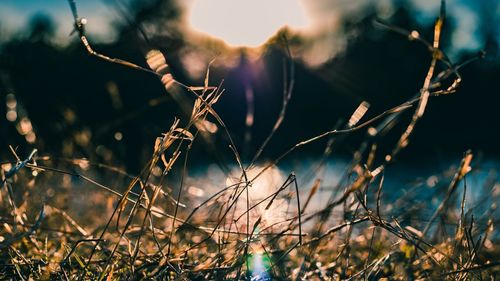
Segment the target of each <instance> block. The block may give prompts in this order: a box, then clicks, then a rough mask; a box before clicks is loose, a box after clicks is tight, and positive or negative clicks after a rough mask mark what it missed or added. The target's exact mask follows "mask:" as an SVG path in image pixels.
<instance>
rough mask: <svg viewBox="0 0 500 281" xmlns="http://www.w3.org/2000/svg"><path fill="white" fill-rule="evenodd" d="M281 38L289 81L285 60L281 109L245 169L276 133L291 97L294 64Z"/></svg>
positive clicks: (253, 161)
mask: <svg viewBox="0 0 500 281" xmlns="http://www.w3.org/2000/svg"><path fill="white" fill-rule="evenodd" d="M283 40H284V41H285V46H286V54H287V59H288V60H289V64H290V81H287V72H286V66H285V61H283V73H284V78H283V104H282V106H281V111H280V113H279V115H278V119H277V120H276V123H275V124H274V126H273V129H272V130H271V132H270V133H269V135H268V136H267V138H266V139H265V140H264V142H263V143H262V145H261V146H260V147H259V149H258V150H257V153H256V154H255V156H254V157H253V159H252V161H250V164H249V165H248V167H247V169H249V168H250V167H251V166H252V165H253V164H254V163H255V162H256V161H257V160H258V159H259V157H260V155H261V154H262V152H263V151H264V149H265V148H266V146H267V144H268V143H269V141H271V139H272V137H273V136H274V134H275V133H276V131H277V130H278V129H279V127H280V126H281V124H282V123H283V120H285V115H286V109H287V107H288V102H289V101H290V99H291V97H292V92H293V88H294V86H295V65H294V63H293V61H292V53H291V51H290V46H289V44H288V40H287V38H286V37H285V36H283Z"/></svg>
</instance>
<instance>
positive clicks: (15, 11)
mask: <svg viewBox="0 0 500 281" xmlns="http://www.w3.org/2000/svg"><path fill="white" fill-rule="evenodd" d="M482 1H489V0H482ZM107 2H108V3H109V2H110V1H107ZM392 2H393V1H392V0H359V1H352V0H336V1H332V0H315V1H307V0H273V1H267V0H252V1H248V0H210V1H208V0H184V1H183V2H182V3H183V4H186V3H187V4H186V7H187V9H186V10H187V15H188V17H187V18H188V19H189V25H190V27H191V28H192V30H195V31H197V32H201V33H206V34H209V35H211V36H214V37H217V38H220V39H222V40H224V41H226V43H228V45H233V46H250V47H254V46H257V45H260V44H262V43H264V42H265V41H266V39H267V38H269V37H270V36H272V35H273V34H274V33H275V32H276V31H277V30H278V29H279V28H280V27H282V26H285V25H287V26H289V27H291V28H294V29H296V30H308V31H310V32H314V31H316V32H318V31H325V30H327V29H329V28H332V27H334V26H335V24H336V22H338V19H339V18H341V17H343V16H349V14H351V13H352V12H354V11H357V10H359V9H361V8H363V7H366V6H367V5H375V6H376V7H377V9H379V11H382V12H383V13H384V12H385V13H387V14H390V13H391V11H392V10H391V7H392V5H391V3H392ZM410 2H411V4H412V5H413V6H414V8H415V12H416V14H417V16H418V18H419V19H420V20H421V21H423V22H426V21H427V22H429V21H432V20H434V19H435V17H436V15H437V14H438V10H439V5H440V1H439V0H411V1H410ZM479 2H480V1H478V2H475V1H473V0H448V1H447V7H448V13H449V14H450V15H452V16H455V19H456V24H457V29H456V31H455V33H454V34H453V35H452V36H453V37H452V38H453V40H454V44H453V45H454V46H455V47H456V49H457V50H463V49H467V50H473V49H478V48H480V47H481V46H480V45H481V44H480V40H481V38H478V36H477V30H476V29H477V28H478V22H479V17H480V16H481V15H480V13H479V11H478V10H477V3H479ZM475 3H476V4H475ZM493 3H494V1H493ZM77 4H78V8H79V13H80V14H81V16H83V17H85V18H86V19H87V21H88V25H87V29H88V33H89V34H91V35H93V36H94V37H93V38H94V39H95V40H100V41H112V40H113V39H114V38H115V37H114V36H115V33H114V32H113V27H112V26H113V25H112V22H113V21H116V20H118V21H120V16H119V15H118V13H116V12H115V11H114V7H113V5H110V4H105V1H103V0H85V1H77ZM37 13H39V14H45V15H48V16H50V17H51V18H52V19H53V20H54V21H55V23H56V27H57V38H58V41H60V42H61V43H64V42H68V41H69V40H67V39H66V38H67V35H68V34H69V33H70V32H71V30H72V18H71V13H70V10H69V7H68V4H67V1H66V0H1V1H0V31H2V32H4V33H7V34H12V33H15V32H16V31H20V30H21V31H22V30H23V28H24V29H25V28H26V25H27V21H28V19H29V18H30V17H31V16H33V15H34V14H37ZM493 13H496V15H497V18H500V4H497V7H496V11H494V12H493ZM255 19H257V20H255ZM318 34H321V32H319V33H318ZM499 36H500V35H499Z"/></svg>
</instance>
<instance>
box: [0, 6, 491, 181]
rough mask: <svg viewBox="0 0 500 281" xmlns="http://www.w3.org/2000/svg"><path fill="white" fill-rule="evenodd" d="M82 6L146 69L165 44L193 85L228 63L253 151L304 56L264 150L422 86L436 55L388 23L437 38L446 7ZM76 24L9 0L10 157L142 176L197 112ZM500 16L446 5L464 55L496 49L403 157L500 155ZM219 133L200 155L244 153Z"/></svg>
mask: <svg viewBox="0 0 500 281" xmlns="http://www.w3.org/2000/svg"><path fill="white" fill-rule="evenodd" d="M76 4H77V7H78V9H79V16H80V17H82V18H85V19H86V20H87V24H86V30H87V35H88V38H89V40H90V42H91V44H92V45H93V47H94V49H95V50H96V51H98V52H100V53H103V54H105V55H108V56H111V57H116V58H121V59H124V60H128V61H131V62H134V63H136V64H138V65H141V66H144V67H147V64H146V60H145V55H146V53H147V52H148V51H149V50H151V49H158V50H160V51H161V52H162V53H163V54H164V55H165V56H166V58H167V60H168V63H169V64H170V66H171V69H172V73H173V75H174V77H175V78H176V79H177V80H178V81H181V82H182V83H184V84H186V85H194V86H200V85H203V80H204V76H205V73H206V70H207V67H208V64H209V62H210V61H212V60H213V59H215V61H214V63H213V64H212V66H211V68H210V79H209V81H210V85H213V86H217V85H219V84H220V83H221V81H222V80H224V83H223V88H225V93H224V94H223V96H222V98H221V99H220V101H219V102H218V103H217V104H216V106H215V109H216V111H217V112H218V113H219V115H220V116H221V118H222V119H223V120H224V121H225V122H226V124H227V126H228V129H229V131H230V132H231V135H232V137H233V138H234V139H235V141H236V144H237V146H238V148H239V150H240V153H241V154H242V157H243V160H244V161H250V160H251V158H252V157H253V155H255V152H256V151H257V149H258V147H259V146H260V145H261V144H262V142H263V141H264V139H265V138H266V137H267V135H268V134H269V133H270V131H271V129H272V127H273V126H274V123H275V121H276V119H277V118H278V115H279V112H280V110H281V107H282V100H283V88H284V81H286V78H287V77H288V78H290V71H289V70H288V69H289V66H290V63H293V65H294V67H295V76H294V77H295V78H294V79H295V87H294V89H293V93H292V98H291V100H290V102H289V104H288V108H287V112H286V117H285V120H284V123H283V124H282V125H281V127H280V128H279V129H278V131H277V132H276V134H275V137H274V138H273V139H272V140H271V142H270V143H269V146H268V147H267V148H266V150H265V151H264V153H263V157H262V159H263V160H265V159H273V158H274V157H276V156H278V155H280V154H281V153H283V152H284V151H286V150H287V149H288V148H289V147H291V146H292V145H294V144H295V143H297V142H299V141H302V140H305V139H308V138H310V137H313V136H315V135H318V134H321V133H323V132H325V131H327V130H331V129H332V128H334V127H336V126H339V124H344V123H345V122H347V120H348V119H349V116H350V115H351V114H352V113H353V112H354V110H355V109H356V108H357V107H358V105H359V104H360V103H361V102H362V101H366V102H368V103H369V104H370V108H369V111H368V113H367V115H366V117H365V118H368V117H370V116H375V115H377V114H378V113H380V112H382V111H384V110H386V109H389V108H391V107H393V106H395V105H398V104H400V103H402V102H404V101H406V100H407V99H409V98H410V97H412V96H413V95H414V94H416V93H417V92H418V90H419V89H420V87H421V86H422V84H423V80H424V78H425V74H426V72H427V69H428V67H429V63H430V60H431V57H430V54H429V51H428V50H427V49H426V47H425V46H424V45H422V44H420V43H418V42H415V41H411V40H408V38H407V37H405V36H402V35H401V34H397V33H395V32H393V31H389V30H387V29H384V28H380V26H377V25H376V24H374V21H375V20H376V19H381V20H383V21H386V22H388V23H390V24H392V25H394V26H398V27H401V28H404V29H406V30H410V31H411V30H416V31H418V32H419V34H420V35H421V36H422V37H423V38H425V39H427V40H432V34H433V24H434V22H435V20H436V18H437V16H438V15H439V7H440V1H437V0H425V1H422V0H413V1H412V0H392V1H391V0H384V1H369V0H364V1H347V0H336V1H330V0H315V1H305V0H302V1H292V0H287V1H285V0H279V1H278V0H275V1H264V0H253V1H234V0H213V1H201V0H197V1H195V0H189V1H175V0H147V1H137V0H103V1H98V0H85V1H76ZM73 26H74V21H73V16H72V14H71V10H70V8H69V5H68V3H67V2H66V1H64V0H48V1H43V2H41V1H36V0H20V1H19V0H2V1H1V2H0V97H1V101H2V104H1V105H0V116H1V118H0V134H1V138H0V147H1V149H0V154H1V155H2V159H11V158H12V154H11V153H10V150H9V149H8V145H13V146H14V147H17V149H18V152H19V154H20V155H26V154H28V153H29V151H31V149H32V148H33V147H36V148H38V150H39V151H40V154H41V155H44V154H48V155H52V156H57V157H71V158H89V159H91V160H92V161H94V162H98V163H108V164H113V165H119V166H122V167H124V168H125V169H126V170H127V171H129V172H132V173H136V172H138V171H139V170H140V169H141V168H142V167H143V165H144V164H145V163H146V161H147V159H149V157H150V156H151V153H152V150H153V145H154V141H155V138H156V137H158V136H160V135H161V133H162V132H165V131H166V130H168V128H169V127H170V125H171V123H172V122H173V120H174V118H175V117H179V118H181V120H182V119H183V117H185V116H183V114H184V113H183V112H181V111H180V110H179V106H178V105H177V104H176V102H175V101H174V100H173V99H172V98H171V96H170V95H169V94H168V93H167V92H166V91H165V89H164V87H163V85H162V84H161V82H160V80H159V79H158V78H157V77H155V76H154V75H151V74H148V73H144V72H140V71H137V70H133V69H130V68H125V67H123V66H120V65H116V64H110V63H108V62H105V61H102V60H99V59H97V58H95V57H92V56H89V55H88V54H87V53H86V51H85V49H84V47H83V46H82V45H81V43H80V41H79V39H78V36H76V33H73V34H72V30H73ZM499 27H500V4H499V2H498V1H496V0H481V1H473V0H453V1H451V0H450V1H447V19H446V23H445V26H444V31H443V37H442V49H443V50H444V51H445V52H446V53H447V55H448V56H449V57H450V59H451V60H452V61H453V62H455V63H460V62H462V61H465V60H467V59H469V58H472V57H474V56H477V54H478V53H479V52H481V51H484V52H485V54H486V55H485V56H484V58H483V59H481V60H478V61H475V62H473V63H472V64H470V65H468V66H467V67H465V68H463V69H462V71H461V73H462V75H463V83H462V85H461V87H460V88H459V90H458V92H456V93H455V94H453V95H447V96H439V97H435V98H432V99H431V100H430V103H429V107H428V109H427V112H426V114H425V116H424V118H423V119H422V120H421V122H420V123H419V124H418V126H417V129H416V131H415V134H414V135H413V136H412V137H411V139H410V142H411V144H410V145H409V147H408V148H407V149H406V150H404V151H403V152H402V154H401V155H400V156H399V160H400V161H401V162H406V163H420V162H425V163H436V165H440V164H439V163H441V165H443V166H446V167H447V166H448V164H449V163H450V160H454V161H455V160H457V159H460V157H461V156H462V153H463V152H464V151H466V150H467V149H472V150H473V151H474V152H475V153H476V155H478V154H479V155H482V157H484V158H486V159H490V160H495V159H498V157H499V156H500V149H499V145H498V141H499V138H498V136H499V126H498V121H499V119H498V111H497V110H498V109H497V107H498V103H499V101H500V96H499V93H500V86H499V79H500V60H499V56H498V46H499V42H500V28H499ZM283 38H287V40H286V41H285V40H284V39H283ZM287 47H289V48H290V51H291V58H288V56H287V51H286V49H287ZM284 64H285V65H286V67H283V65H284ZM284 69H287V71H285V70H284ZM285 73H287V74H285ZM249 112H250V113H253V114H250V115H251V117H252V118H251V120H248V115H249V114H248V113H249ZM410 119H411V115H410V113H408V114H405V117H404V118H403V119H402V120H404V122H402V123H398V124H397V125H396V128H394V129H393V135H389V136H387V138H386V140H384V141H383V142H382V143H381V149H380V153H381V154H382V155H383V153H387V151H388V149H391V148H392V147H393V145H394V143H395V141H396V140H397V138H398V137H399V135H400V134H401V132H402V130H403V129H404V127H405V126H406V125H407V122H408V121H409V120H410ZM342 120H343V121H342ZM341 122H344V123H341ZM219 129H220V128H219ZM221 131H222V130H219V131H218V132H217V133H215V134H214V135H213V138H212V139H211V140H210V142H211V144H210V145H206V144H204V143H201V142H204V141H206V140H204V139H200V140H199V142H200V143H199V144H198V145H195V146H194V147H193V149H194V151H195V152H193V153H191V157H192V158H193V159H194V162H195V163H197V165H203V164H204V163H212V162H216V161H222V162H230V163H234V160H233V158H232V154H231V150H230V149H229V148H228V140H227V137H226V136H225V135H224V133H223V132H221ZM365 135H366V131H362V132H361V131H360V132H357V133H355V134H352V135H350V136H349V137H348V138H346V139H345V140H343V142H341V143H339V145H338V146H337V147H336V148H335V152H334V156H333V157H334V158H335V157H339V158H342V157H347V156H349V155H350V154H351V153H352V152H353V151H355V150H356V149H357V147H358V146H359V143H360V141H361V140H362V139H363V138H364V137H365ZM326 141H327V140H324V141H323V140H321V141H318V142H316V143H314V144H311V145H309V146H306V147H304V148H302V149H300V150H299V151H297V152H295V153H294V154H293V155H291V156H290V158H289V159H290V161H293V159H316V158H318V157H320V156H321V155H322V153H323V150H324V148H325V145H326ZM384 145H385V146H384ZM384 149H386V151H384ZM429 161H432V162H429ZM455 162H456V161H455Z"/></svg>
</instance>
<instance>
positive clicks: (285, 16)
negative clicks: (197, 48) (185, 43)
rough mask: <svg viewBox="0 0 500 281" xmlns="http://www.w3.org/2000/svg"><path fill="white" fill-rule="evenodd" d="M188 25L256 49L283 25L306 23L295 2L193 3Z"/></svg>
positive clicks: (197, 0)
mask: <svg viewBox="0 0 500 281" xmlns="http://www.w3.org/2000/svg"><path fill="white" fill-rule="evenodd" d="M189 22H190V24H191V26H192V28H194V29H195V30H197V31H200V32H202V33H207V34H210V35H212V36H214V37H217V38H219V39H222V40H224V41H225V42H226V43H227V44H229V45H232V46H239V47H257V46H260V45H262V44H264V43H265V42H266V41H267V40H268V39H269V38H270V37H271V36H273V35H274V34H275V33H276V32H277V31H278V30H279V29H280V28H281V27H283V26H289V27H291V28H303V27H305V26H306V25H307V23H308V21H307V19H306V13H305V11H304V8H303V6H302V3H300V1H299V0H272V1H268V0H252V1H246V0H211V1H203V0H195V1H193V3H192V6H191V11H190V15H189Z"/></svg>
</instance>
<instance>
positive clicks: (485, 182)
mask: <svg viewBox="0 0 500 281" xmlns="http://www.w3.org/2000/svg"><path fill="white" fill-rule="evenodd" d="M318 162H319V161H313V160H306V161H295V162H293V161H291V162H288V163H285V164H283V165H280V166H279V167H273V168H271V169H270V170H269V171H268V172H266V173H264V174H263V176H262V177H260V178H259V179H258V180H257V181H256V182H254V183H253V185H252V187H251V189H250V192H249V194H250V195H249V196H250V199H251V200H250V201H251V203H252V202H253V203H256V202H257V201H259V200H261V199H263V198H265V197H266V196H268V195H270V194H272V193H273V192H275V191H276V190H277V189H278V188H279V187H280V185H282V184H283V183H284V181H285V179H286V178H287V175H289V174H290V173H291V172H295V174H296V175H297V183H298V186H299V190H300V198H301V200H302V205H303V204H304V202H305V199H306V198H307V196H308V194H309V192H310V190H311V187H312V186H313V184H314V181H315V180H316V179H318V178H320V179H321V187H320V188H319V189H318V191H317V193H316V194H315V195H314V196H313V197H312V199H311V202H310V203H309V205H308V207H307V210H306V211H305V213H304V215H307V214H312V213H314V212H316V211H319V210H321V209H323V208H324V207H325V206H326V205H327V204H328V202H329V200H331V198H333V199H336V198H339V197H340V195H341V194H342V192H343V190H344V189H345V187H346V184H347V183H349V182H352V181H353V180H354V179H353V178H351V179H349V178H348V177H345V171H346V169H347V168H348V166H349V163H348V161H346V160H343V159H336V160H331V161H329V162H327V163H326V165H324V166H322V167H320V168H318ZM458 163H459V161H454V162H453V163H452V162H451V161H450V164H449V165H444V166H443V165H441V166H440V167H437V166H438V165H417V164H415V165H408V164H401V165H399V164H395V165H394V166H391V167H389V168H388V169H387V170H386V172H385V179H384V186H383V190H382V197H381V202H382V204H381V205H382V211H383V215H384V216H385V217H387V218H392V217H395V218H397V219H398V220H399V221H400V222H401V223H402V224H403V225H412V226H414V225H417V226H421V227H422V226H423V225H425V223H426V222H427V220H428V219H429V218H430V217H431V216H432V213H433V212H434V211H435V210H436V208H437V206H438V205H439V204H440V203H441V201H442V199H443V198H444V197H445V195H446V190H447V189H448V186H449V183H450V181H451V180H452V178H453V175H454V174H455V172H456V169H457V166H458ZM263 166H265V165H262V166H260V167H258V168H256V169H254V170H251V171H250V172H249V173H248V175H249V178H253V177H254V176H255V175H256V174H257V172H258V171H259V169H261V168H262V167H263ZM443 167H444V168H443ZM472 167H473V170H472V171H471V172H470V173H469V174H467V176H466V177H465V181H462V182H460V184H459V185H458V186H457V189H456V190H455V192H454V193H453V196H452V198H451V200H450V203H449V204H450V205H449V208H450V209H453V210H455V211H454V212H455V215H456V216H458V217H459V215H460V203H461V199H462V196H463V192H464V183H465V184H466V189H467V192H466V196H465V198H466V200H465V212H466V213H467V215H468V216H471V215H473V216H474V220H475V222H476V224H477V225H478V226H479V227H481V226H486V223H487V219H488V218H489V217H491V216H493V217H499V216H500V212H499V211H498V210H497V209H496V204H497V203H498V202H497V201H498V198H499V196H500V182H499V179H498V173H497V171H498V170H499V168H500V163H498V162H497V161H483V162H481V163H479V164H478V165H474V164H473V166H472ZM232 169H233V171H238V169H237V167H236V166H235V167H232ZM191 174H192V175H193V176H192V178H190V183H189V185H190V186H193V187H196V188H197V189H199V187H200V186H202V187H203V190H204V193H203V194H204V195H203V196H200V197H199V198H194V199H195V200H199V201H200V202H201V201H202V200H204V199H206V198H208V196H210V195H211V194H214V193H215V192H217V191H219V190H220V189H221V188H224V187H226V186H228V185H229V184H232V183H235V182H236V180H235V175H239V174H237V173H235V174H233V175H230V176H228V175H225V174H224V173H223V172H222V171H221V170H220V169H219V168H218V167H217V166H215V165H210V166H208V168H206V167H205V168H199V169H198V170H196V171H195V172H194V173H191ZM378 183H379V180H378V179H376V180H375V181H374V182H373V183H372V184H371V185H370V186H369V187H368V191H367V198H368V202H369V204H368V206H369V207H371V208H373V209H375V203H374V202H375V201H376V200H375V199H376V191H377V187H378ZM291 186H292V185H290V187H289V188H287V189H286V191H284V192H283V196H279V197H277V198H278V199H279V200H281V201H279V200H277V202H276V207H274V208H273V209H271V210H270V211H266V210H264V207H265V205H266V204H265V203H264V204H261V206H259V207H257V208H255V209H253V210H252V212H251V217H252V220H251V224H250V225H252V223H253V222H255V220H256V219H257V217H258V216H261V217H262V218H263V220H267V223H275V222H277V221H279V220H284V219H286V218H287V217H288V218H290V217H292V216H293V215H296V208H294V202H295V201H294V200H295V199H293V198H290V197H293V193H294V191H293V189H292V188H291ZM245 194H246V193H243V194H242V197H241V198H242V199H241V200H243V201H246V199H245V198H246V197H245ZM290 194H292V195H290ZM332 194H334V196H332ZM285 195H288V196H289V197H288V198H285V197H286V196H285ZM251 205H253V204H251ZM273 205H274V204H273ZM245 208H246V205H245V204H240V209H239V212H240V213H242V212H243V211H244V210H245ZM294 212H295V213H294ZM488 212H492V213H488ZM343 216H344V214H343V207H342V206H339V207H337V208H335V209H334V211H333V212H332V216H331V218H330V219H329V223H330V224H331V225H335V224H336V223H338V222H339V221H341V220H343ZM243 221H245V223H244V224H245V225H246V220H245V219H242V222H243ZM457 222H458V219H457V220H456V221H447V222H446V223H447V224H448V225H450V227H453V226H456V224H457ZM313 223H314V221H311V222H310V223H309V225H311V224H313ZM242 227H243V228H245V226H243V225H242ZM307 227H308V224H306V225H305V228H307ZM494 234H495V235H498V233H496V232H495V233H494Z"/></svg>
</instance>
